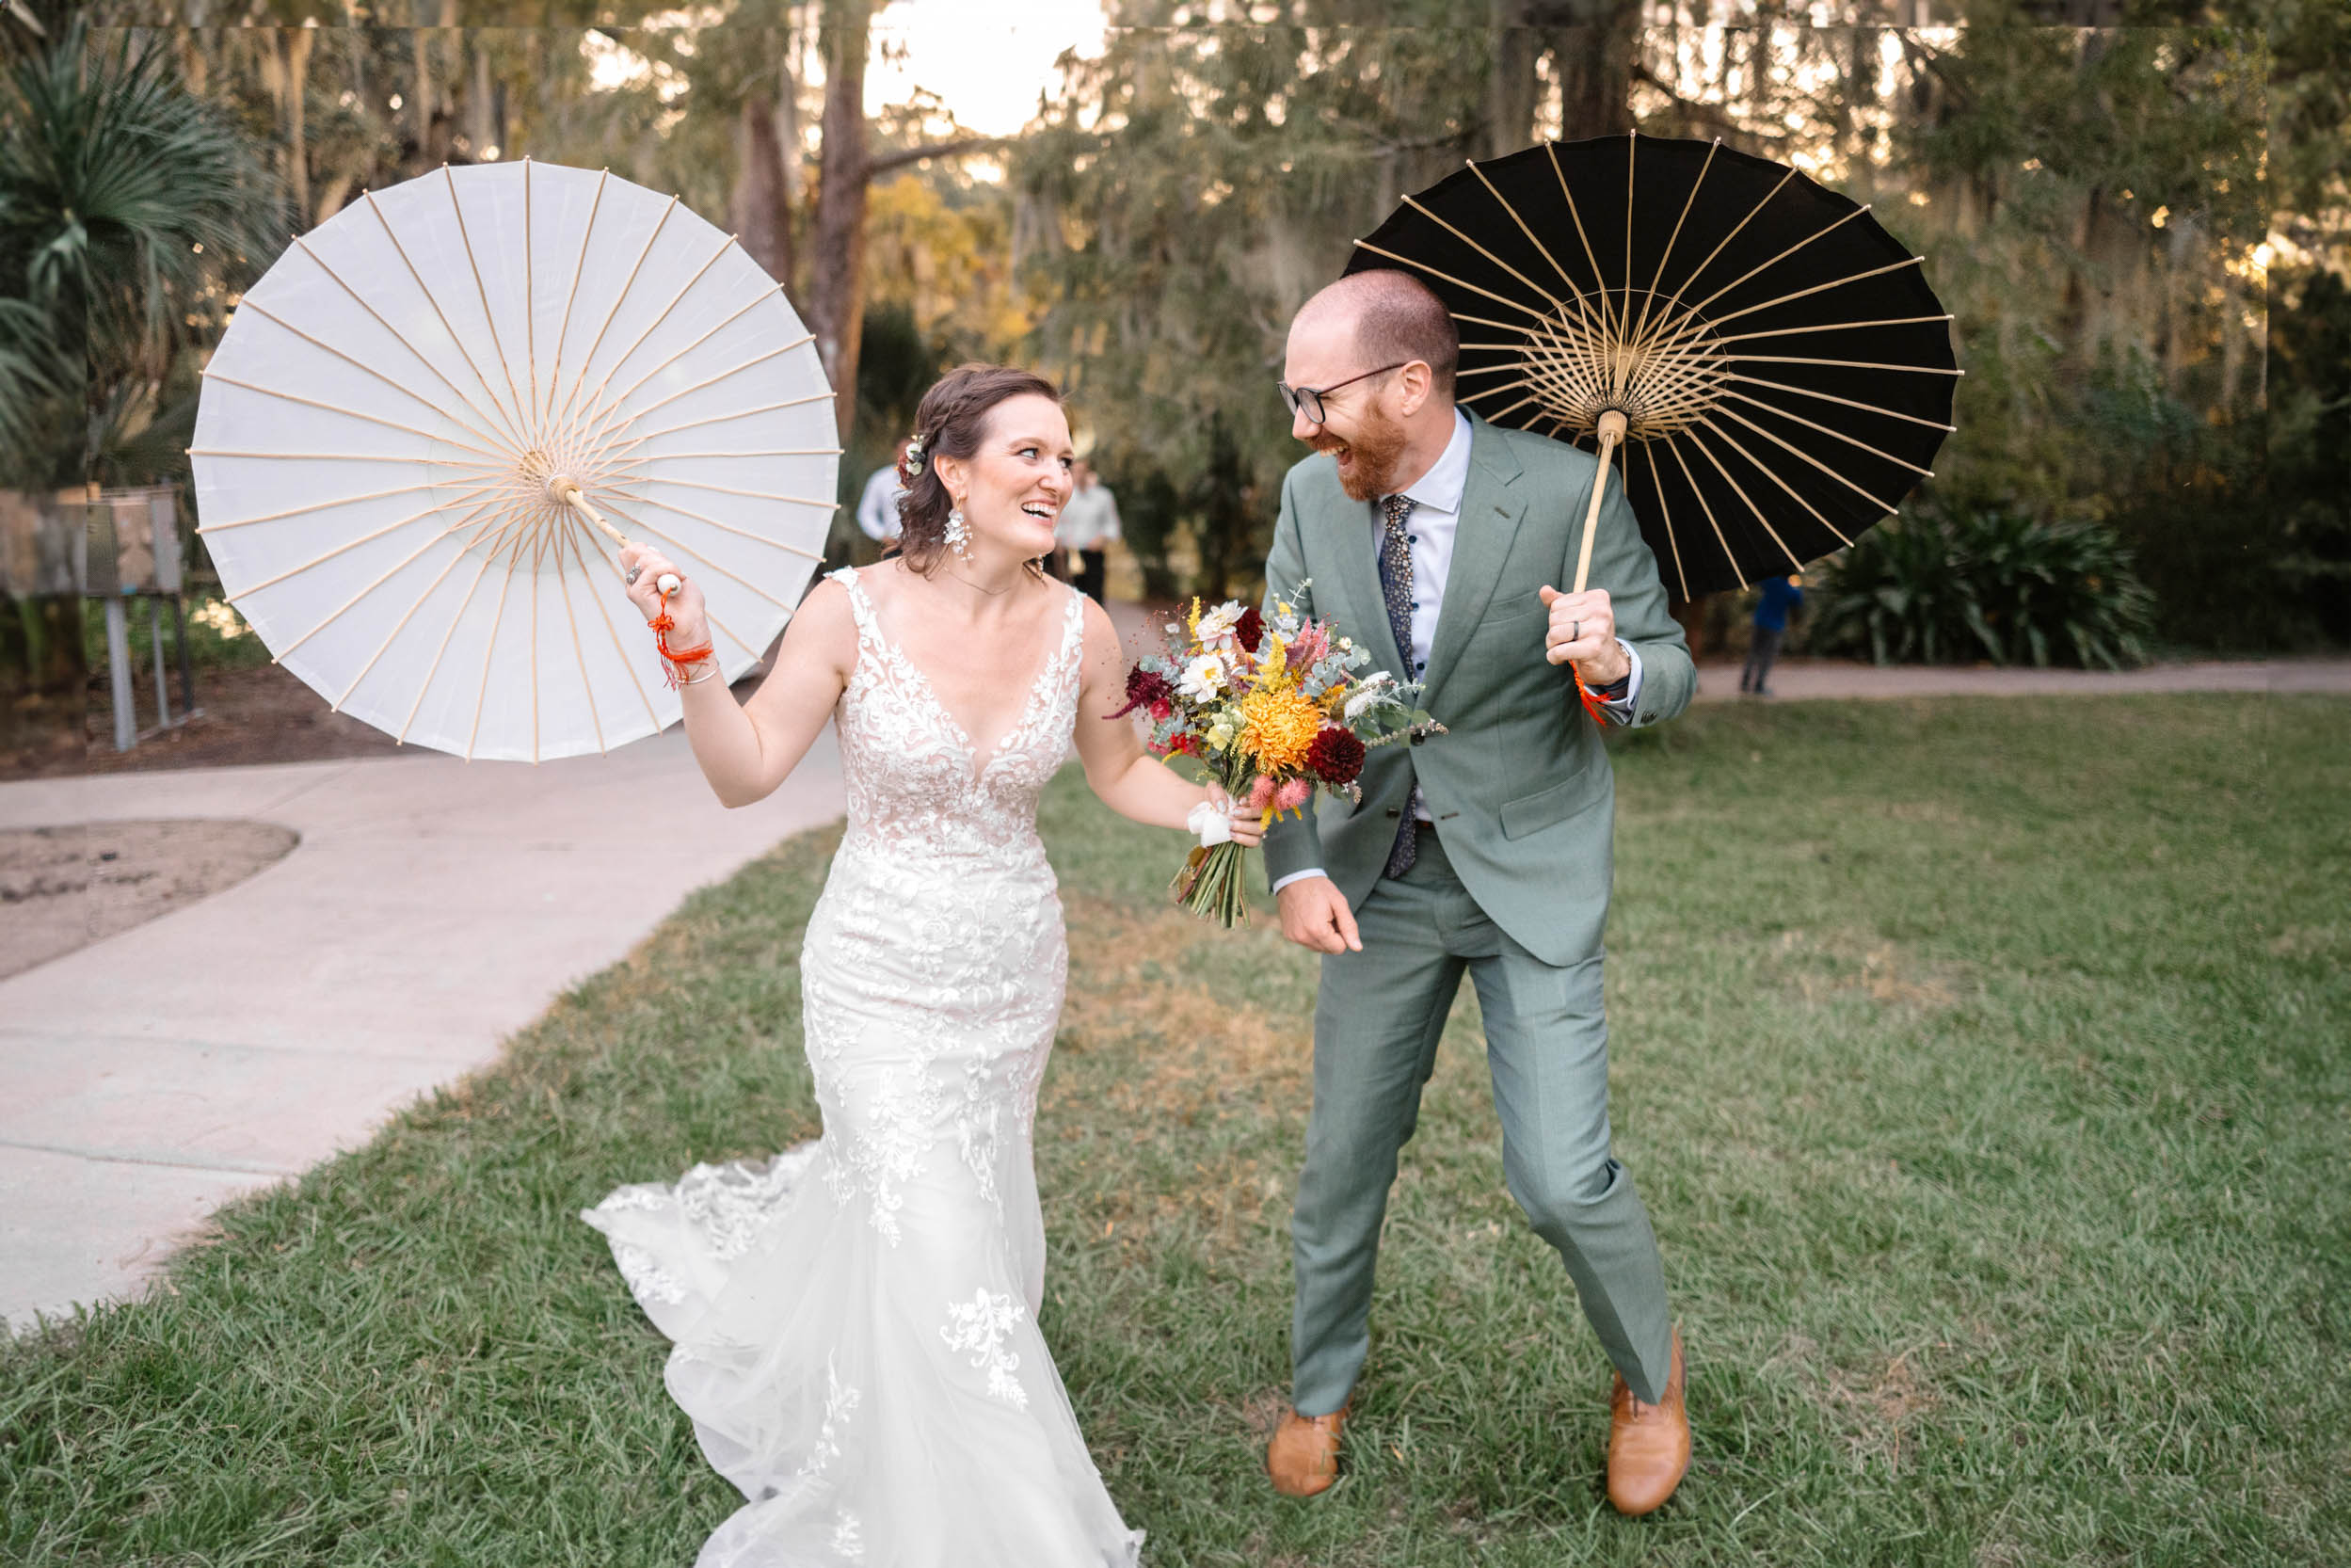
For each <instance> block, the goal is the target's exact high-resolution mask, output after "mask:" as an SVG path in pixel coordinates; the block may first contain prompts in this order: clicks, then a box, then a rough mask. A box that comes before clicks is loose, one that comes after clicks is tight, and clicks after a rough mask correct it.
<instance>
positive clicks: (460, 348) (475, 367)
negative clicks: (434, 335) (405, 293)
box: [360, 191, 529, 447]
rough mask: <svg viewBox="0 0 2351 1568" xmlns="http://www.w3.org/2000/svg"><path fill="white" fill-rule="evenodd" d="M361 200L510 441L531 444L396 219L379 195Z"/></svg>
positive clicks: (365, 194) (370, 193)
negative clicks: (501, 400) (454, 323)
mask: <svg viewBox="0 0 2351 1568" xmlns="http://www.w3.org/2000/svg"><path fill="white" fill-rule="evenodd" d="M360 200H363V201H365V202H366V203H367V210H368V211H369V212H371V213H374V214H375V215H376V222H377V223H378V224H380V225H382V226H383V231H384V237H385V238H386V239H388V240H390V241H392V250H393V251H394V252H395V253H396V254H397V255H398V256H399V258H400V264H401V265H403V266H405V267H407V268H408V276H409V277H410V278H411V279H413V280H415V281H416V286H417V288H418V289H419V290H420V291H422V292H423V294H424V302H425V303H426V304H428V305H430V306H431V307H432V308H433V319H434V320H436V321H438V322H440V329H441V330H442V331H443V332H445V333H447V334H448V337H449V341H450V342H451V343H453V344H456V345H457V353H458V356H459V357H460V358H462V359H463V360H465V364H466V368H467V369H468V370H471V371H472V373H473V379H474V380H476V381H478V382H480V383H481V386H482V392H483V395H484V396H486V397H488V399H489V401H490V405H491V407H493V408H498V409H499V419H500V420H501V422H502V423H504V424H505V426H506V433H507V435H508V437H509V438H510V439H511V440H513V441H514V443H515V444H516V446H518V447H520V446H524V445H527V444H529V443H528V440H527V439H526V438H525V437H524V436H523V434H522V428H521V425H520V423H519V420H520V414H519V411H518V412H514V413H510V412H508V411H507V410H506V409H505V408H503V407H502V406H501V405H500V404H499V402H498V391H497V389H496V388H494V387H492V386H491V385H490V384H489V377H488V376H487V375H485V374H484V373H483V371H482V367H481V366H480V365H479V364H478V363H476V362H475V361H474V359H473V352H472V350H471V349H469V348H467V347H466V345H465V340H464V339H463V338H461V337H459V336H458V335H457V329H456V328H455V327H452V326H451V325H449V312H446V311H444V310H442V309H441V308H440V296H439V295H437V294H435V293H434V292H433V289H432V285H431V284H429V283H427V282H425V281H424V274H423V273H421V272H419V271H417V269H416V263H415V262H413V261H411V260H410V259H409V257H408V247H407V246H405V245H402V244H401V243H400V236H399V235H398V234H397V233H395V232H393V231H392V219H390V218H389V217H387V216H384V209H383V208H382V207H381V206H380V205H378V204H377V202H376V193H375V192H374V191H366V192H363V193H361V196H360ZM403 341H404V342H405V341H406V340H405V339H404V340H403Z"/></svg>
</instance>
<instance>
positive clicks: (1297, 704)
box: [1240, 685, 1322, 774]
mask: <svg viewBox="0 0 2351 1568" xmlns="http://www.w3.org/2000/svg"><path fill="white" fill-rule="evenodd" d="M1240 716H1241V731H1240V749H1241V750H1242V751H1244V752H1246V753H1247V754H1248V755H1249V756H1251V757H1252V758H1254V759H1255V760H1256V764H1257V771H1258V772H1259V773H1266V774H1281V773H1293V772H1295V771H1297V770H1298V769H1300V768H1303V767H1304V766H1305V765H1306V754H1307V753H1308V752H1310V751H1312V750H1313V749H1314V738H1315V735H1316V732H1317V731H1319V730H1320V729H1321V728H1322V711H1321V710H1320V709H1319V708H1318V707H1316V706H1315V704H1314V702H1313V700H1312V699H1311V698H1309V697H1307V696H1303V695H1302V694H1301V693H1300V692H1299V690H1298V689H1297V688H1296V687H1295V686H1287V685H1285V686H1260V687H1258V688H1257V689H1256V690H1255V691H1254V692H1251V693H1250V694H1249V695H1248V696H1245V697H1243V698H1241V701H1240Z"/></svg>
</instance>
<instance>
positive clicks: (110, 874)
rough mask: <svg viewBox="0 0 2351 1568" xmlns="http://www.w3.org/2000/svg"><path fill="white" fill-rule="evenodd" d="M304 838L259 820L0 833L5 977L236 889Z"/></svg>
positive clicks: (1, 972)
mask: <svg viewBox="0 0 2351 1568" xmlns="http://www.w3.org/2000/svg"><path fill="white" fill-rule="evenodd" d="M298 841H299V836H298V835H297V834H295V833H293V832H291V831H289V830H288V829H286V828H282V827H277V826H273V825H271V824H268V823H257V822H210V821H202V822H109V823H89V824H81V825H76V826H70V827H28V828H13V829H8V830H6V831H0V978H6V977H7V976H8V975H12V974H21V973H22V972H24V970H26V969H29V968H33V966H35V965H36V964H45V963H47V962H49V960H51V959H53V958H62V957H63V956H65V955H66V954H67V953H69V952H72V951H74V950H75V949H76V948H80V947H86V946H88V944H89V943H91V942H95V941H97V940H99V939H100V938H101V937H104V936H114V935H115V934H116V933H118V932H122V931H128V930H130V929H131V928H132V927H133V926H136V925H144V924H145V923H146V922H147V921H149V920H154V919H155V918H156V917H157V916H160V915H168V914H170V913H171V912H172V911H173V910H175V909H184V908H185V907H187V906H188V905H189V904H194V903H196V902H197V901H198V900H199V899H202V898H206V897H209V896H210V895H212V894H214V893H217V892H219V891H221V890H222V889H223V888H233V887H235V886H236V885H237V884H238V883H240V882H242V881H244V880H245V879H246V878H247V877H248V876H251V875H252V874H253V873H254V872H258V871H260V870H261V869H262V868H263V867H264V866H267V865H270V864H272V863H273V862H275V861H277V860H280V859H282V858H283V857H284V856H285V855H286V853H287V852H288V851H289V850H291V849H293V848H294V846H295V844H296V843H297V842H298Z"/></svg>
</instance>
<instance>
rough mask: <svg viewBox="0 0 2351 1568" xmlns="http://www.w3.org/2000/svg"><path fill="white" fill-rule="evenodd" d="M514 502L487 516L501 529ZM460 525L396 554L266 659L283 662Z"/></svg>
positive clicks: (478, 535) (278, 662)
mask: <svg viewBox="0 0 2351 1568" xmlns="http://www.w3.org/2000/svg"><path fill="white" fill-rule="evenodd" d="M516 505H517V503H514V502H508V503H507V504H506V505H505V506H504V507H501V508H500V509H499V510H498V511H497V512H496V513H493V514H492V516H491V519H490V521H495V522H498V525H499V527H500V529H501V530H503V529H504V528H505V527H506V526H508V524H507V522H505V521H502V519H508V518H510V516H511V515H512V513H513V511H514V508H515V506H516ZM482 509H483V510H487V509H488V508H487V506H485V507H484V508H482ZM475 515H477V516H478V515H479V512H478V511H477V513H476V514H475ZM462 526H463V523H462V522H460V523H457V524H455V525H453V526H451V527H448V528H444V529H442V530H441V531H440V533H438V534H435V535H433V536H431V537H430V538H428V539H426V540H425V541H424V543H423V544H421V545H418V546H417V547H416V548H415V549H414V550H411V551H409V552H408V553H407V554H406V555H403V556H402V557H401V558H400V559H399V560H398V561H397V562H395V563H393V564H392V566H390V567H388V568H385V569H384V572H383V574H382V575H381V576H379V577H377V578H376V580H375V581H374V582H372V583H370V584H367V586H365V587H363V588H361V589H360V591H359V592H358V593H355V594H353V595H352V596H351V597H350V598H349V599H346V600H344V601H343V602H342V603H341V604H338V605H336V606H335V607H334V608H333V609H332V610H330V611H328V613H327V616H326V618H325V619H323V620H321V621H320V622H319V623H318V624H317V625H315V626H313V627H312V628H311V629H310V630H309V631H308V632H303V633H302V634H301V635H300V636H298V637H296V638H295V639H294V641H292V642H290V643H288V644H287V645H286V646H285V647H283V648H279V649H277V650H275V651H274V652H272V653H271V654H270V657H269V662H270V663H271V664H284V663H285V660H286V655H287V654H289V653H292V652H293V651H294V650H295V649H296V648H300V647H301V646H302V645H303V644H304V643H307V642H309V641H310V640H311V639H312V637H315V636H317V635H318V634H319V633H320V632H324V631H326V630H327V628H328V627H329V626H332V625H333V624H334V623H335V622H336V621H337V620H339V619H341V618H342V616H343V615H344V612H345V611H347V610H349V609H350V608H351V607H352V606H353V605H355V604H357V603H358V602H359V601H360V600H362V599H365V598H366V597H367V596H368V595H369V594H372V593H374V592H375V591H376V589H378V588H380V587H382V586H383V585H384V584H386V583H389V582H391V581H392V579H393V578H394V577H396V576H398V575H399V574H400V573H401V572H403V571H406V570H407V569H408V566H409V564H410V563H411V562H413V561H414V560H416V558H417V557H418V556H420V555H422V554H424V552H426V551H428V550H430V549H432V548H433V546H435V545H437V544H439V543H440V542H441V541H442V540H443V539H446V538H447V537H449V536H450V535H452V534H454V533H456V530H457V528H459V527H462ZM487 529H488V522H485V523H484V524H483V525H482V530H487ZM473 542H475V543H479V542H480V531H477V533H476V536H475V539H474V541H473ZM460 548H467V547H460Z"/></svg>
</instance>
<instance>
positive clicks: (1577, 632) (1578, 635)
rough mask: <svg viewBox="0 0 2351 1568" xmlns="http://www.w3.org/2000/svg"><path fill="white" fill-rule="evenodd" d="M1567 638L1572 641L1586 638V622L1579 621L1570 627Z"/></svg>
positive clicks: (1575, 641)
mask: <svg viewBox="0 0 2351 1568" xmlns="http://www.w3.org/2000/svg"><path fill="white" fill-rule="evenodd" d="M1567 640H1568V641H1569V642H1571V643H1579V642H1582V641H1583V640H1584V623H1583V622H1582V621H1577V622H1576V623H1575V625H1574V626H1572V627H1570V628H1569V629H1568V632H1567Z"/></svg>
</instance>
